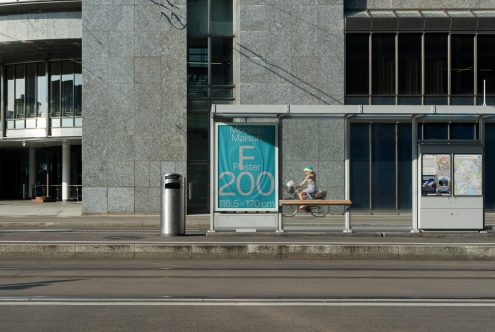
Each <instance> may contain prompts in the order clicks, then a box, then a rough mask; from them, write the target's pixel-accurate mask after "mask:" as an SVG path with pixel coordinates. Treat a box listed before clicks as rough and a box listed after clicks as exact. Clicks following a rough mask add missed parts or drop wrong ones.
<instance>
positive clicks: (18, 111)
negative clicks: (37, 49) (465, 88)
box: [15, 64, 26, 119]
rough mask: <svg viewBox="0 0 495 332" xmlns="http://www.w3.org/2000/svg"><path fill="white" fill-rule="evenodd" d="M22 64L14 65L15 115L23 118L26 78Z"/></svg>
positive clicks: (17, 117)
mask: <svg viewBox="0 0 495 332" xmlns="http://www.w3.org/2000/svg"><path fill="white" fill-rule="evenodd" d="M24 71H25V69H24V64H20V65H16V66H15V117H16V119H23V118H24V117H25V102H26V79H25V75H24V74H25V73H24Z"/></svg>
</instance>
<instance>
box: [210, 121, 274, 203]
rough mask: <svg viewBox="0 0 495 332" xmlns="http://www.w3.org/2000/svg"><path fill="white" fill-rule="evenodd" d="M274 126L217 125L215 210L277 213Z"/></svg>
mask: <svg viewBox="0 0 495 332" xmlns="http://www.w3.org/2000/svg"><path fill="white" fill-rule="evenodd" d="M277 163H278V161H277V126H276V125H274V124H267V125H264V124H232V125H230V124H219V125H218V126H217V191H216V192H217V206H216V209H217V210H219V211H231V210H232V211H233V210H235V211H240V210H244V211H277V210H278V209H277V199H278V195H277V192H278V189H277V187H278V181H277V176H278V174H277V166H278V165H277Z"/></svg>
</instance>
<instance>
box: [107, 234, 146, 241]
mask: <svg viewBox="0 0 495 332" xmlns="http://www.w3.org/2000/svg"><path fill="white" fill-rule="evenodd" d="M105 239H109V240H139V239H141V237H140V236H133V235H112V236H106V237H105Z"/></svg>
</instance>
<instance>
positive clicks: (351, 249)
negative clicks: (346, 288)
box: [0, 243, 495, 261]
mask: <svg viewBox="0 0 495 332" xmlns="http://www.w3.org/2000/svg"><path fill="white" fill-rule="evenodd" d="M0 258H37V259H46V258H49V259H55V258H72V259H103V258H107V259H278V260H284V259H320V260H385V259H393V260H443V261H471V260H478V261H495V244H493V245H492V244H460V245H451V244H447V245H445V244H296V243H294V244H287V243H283V244H279V243H256V244H249V243H248V244H207V243H198V244H193V243H192V244H183V243H181V244H173V243H166V244H163V243H159V244H156V243H0Z"/></svg>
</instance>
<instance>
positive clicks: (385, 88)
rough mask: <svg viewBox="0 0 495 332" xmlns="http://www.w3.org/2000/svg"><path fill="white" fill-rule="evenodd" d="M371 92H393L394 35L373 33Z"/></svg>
mask: <svg viewBox="0 0 495 332" xmlns="http://www.w3.org/2000/svg"><path fill="white" fill-rule="evenodd" d="M372 41H373V44H372V67H373V74H372V75H373V76H372V78H373V82H372V87H373V94H376V95H394V94H395V35H393V34H373V39H372Z"/></svg>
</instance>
